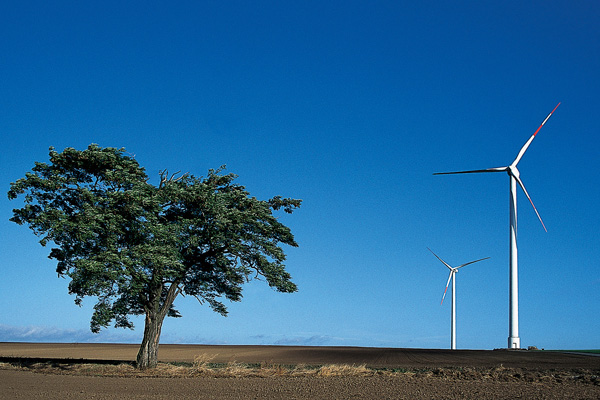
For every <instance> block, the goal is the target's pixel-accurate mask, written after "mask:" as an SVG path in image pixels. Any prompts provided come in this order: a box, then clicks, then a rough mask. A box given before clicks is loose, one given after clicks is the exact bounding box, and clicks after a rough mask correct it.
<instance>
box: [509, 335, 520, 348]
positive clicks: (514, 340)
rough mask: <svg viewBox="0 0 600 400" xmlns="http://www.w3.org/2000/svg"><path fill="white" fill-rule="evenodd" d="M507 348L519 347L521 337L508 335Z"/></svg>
mask: <svg viewBox="0 0 600 400" xmlns="http://www.w3.org/2000/svg"><path fill="white" fill-rule="evenodd" d="M508 348H509V349H520V348H521V338H519V337H518V336H517V337H514V336H509V338H508Z"/></svg>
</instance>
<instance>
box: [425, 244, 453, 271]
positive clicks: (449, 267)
mask: <svg viewBox="0 0 600 400" xmlns="http://www.w3.org/2000/svg"><path fill="white" fill-rule="evenodd" d="M427 250H429V251H430V252H431V254H433V255H434V256H435V257H436V258H437V259H438V260H440V261H441V262H442V263H443V264H444V265H445V266H446V267H448V269H449V270H451V271H452V267H451V266H450V265H448V263H447V262H446V261H444V260H442V259H441V258H440V257H438V255H437V254H435V253H434V252H433V250H431V249H430V248H429V247H428V248H427Z"/></svg>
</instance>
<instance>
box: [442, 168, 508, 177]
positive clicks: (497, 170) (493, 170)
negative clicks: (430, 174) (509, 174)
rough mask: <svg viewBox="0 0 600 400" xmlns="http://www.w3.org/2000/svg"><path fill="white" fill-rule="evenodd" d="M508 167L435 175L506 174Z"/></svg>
mask: <svg viewBox="0 0 600 400" xmlns="http://www.w3.org/2000/svg"><path fill="white" fill-rule="evenodd" d="M507 169H508V167H497V168H486V169H474V170H471V171H454V172H435V173H434V175H452V174H475V173H479V172H504V171H506V170H507Z"/></svg>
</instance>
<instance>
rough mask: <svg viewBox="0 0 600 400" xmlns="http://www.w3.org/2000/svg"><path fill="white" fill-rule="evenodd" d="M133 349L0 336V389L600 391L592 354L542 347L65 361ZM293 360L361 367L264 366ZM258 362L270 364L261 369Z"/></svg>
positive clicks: (247, 395)
mask: <svg viewBox="0 0 600 400" xmlns="http://www.w3.org/2000/svg"><path fill="white" fill-rule="evenodd" d="M136 352H137V345H129V344H47V343H37V344H34V343H0V399H36V398H40V399H42V398H43V399H61V400H67V399H92V398H93V399H142V398H143V399H192V398H194V399H200V398H202V399H351V398H356V399H359V398H360V399H415V398H416V399H516V398H528V399H600V378H599V377H598V375H600V357H597V356H591V355H583V354H565V353H555V352H546V351H506V350H496V351H488V350H455V351H450V350H430V349H395V348H364V347H294V346H203V345H168V344H166V345H161V346H160V351H159V358H160V360H161V361H163V362H180V363H189V364H192V363H193V362H194V360H196V361H197V360H198V359H202V360H210V362H211V363H215V364H223V365H227V364H228V363H229V364H230V365H231V364H232V363H237V364H245V365H247V364H251V365H255V366H256V367H255V368H258V372H255V373H244V374H238V373H229V374H228V373H225V372H224V373H220V374H212V373H211V374H208V373H197V374H192V375H190V374H187V373H181V374H173V375H170V376H165V375H164V374H162V375H161V374H156V375H153V374H152V373H146V374H139V373H137V372H136V371H134V370H132V369H131V367H129V369H128V370H123V371H125V372H122V373H116V374H115V373H114V372H111V373H103V372H98V371H99V370H94V369H90V371H96V372H87V373H85V372H81V371H82V370H81V369H79V370H76V372H73V371H74V370H73V369H72V366H73V365H80V364H91V365H104V364H109V365H112V364H115V365H116V364H119V363H120V362H131V361H133V360H134V359H135V355H136ZM34 365H38V366H39V365H42V366H46V367H44V368H40V367H34ZM293 365H304V366H309V367H311V368H318V366H323V365H350V366H352V365H354V366H361V365H364V366H367V367H369V368H368V369H367V370H365V369H362V370H360V369H358V370H357V371H358V372H357V371H353V370H352V369H349V371H350V372H347V373H345V372H339V370H338V371H337V372H336V370H334V372H329V373H324V372H325V370H322V371H320V372H319V373H304V374H295V373H289V372H286V371H289V369H286V370H285V371H283V370H277V369H273V366H286V368H289V366H293ZM263 366H267V367H268V368H271V369H268V371H271V372H269V373H264V372H261V371H263V370H262V369H261V368H263ZM115 368H116V367H115ZM188 370H189V368H188ZM119 371H120V370H119ZM264 371H267V369H265V370H264ZM273 371H275V372H273ZM277 371H280V373H278V372H277ZM328 371H329V370H328ZM365 371H366V372H365Z"/></svg>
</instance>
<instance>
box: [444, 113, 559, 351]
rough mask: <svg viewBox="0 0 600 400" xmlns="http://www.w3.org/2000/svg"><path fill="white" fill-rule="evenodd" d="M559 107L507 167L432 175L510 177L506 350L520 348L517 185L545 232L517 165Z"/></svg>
mask: <svg viewBox="0 0 600 400" xmlns="http://www.w3.org/2000/svg"><path fill="white" fill-rule="evenodd" d="M558 106H560V103H558V104H557V105H556V107H554V110H552V111H551V112H550V114H548V116H547V117H546V119H545V120H544V121H543V122H542V124H541V125H540V126H539V127H538V128H537V130H536V131H535V132H534V133H533V135H531V137H530V138H529V140H528V141H527V142H526V143H525V144H524V145H523V147H522V148H521V151H519V154H517V158H515V160H514V161H513V162H512V164H510V165H509V166H507V167H498V168H487V169H476V170H473V171H456V172H436V173H435V174H434V175H449V174H470V173H478V172H507V173H508V176H509V177H510V257H509V260H510V261H509V263H510V268H509V270H510V272H509V273H510V283H509V296H510V297H509V317H508V332H509V336H508V348H509V349H518V348H520V347H521V339H520V338H519V274H518V263H519V262H518V256H517V183H518V184H519V186H521V189H523V192H524V193H525V196H527V198H528V199H529V202H530V203H531V205H532V207H533V210H534V211H535V213H536V215H537V217H538V219H539V220H540V222H541V223H542V226H543V227H544V230H545V231H546V232H547V229H546V225H544V221H542V217H540V213H538V210H537V208H535V205H534V204H533V201H532V200H531V197H530V196H529V193H527V189H525V185H523V181H521V177H520V173H519V170H518V169H517V164H518V163H519V161H521V158H522V157H523V154H525V151H527V148H528V147H529V145H530V144H531V142H532V141H533V139H534V138H535V135H537V133H538V132H539V131H540V129H542V126H544V124H545V123H546V122H547V121H548V120H549V119H550V117H551V116H552V114H553V113H554V111H556V109H557V108H558Z"/></svg>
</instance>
